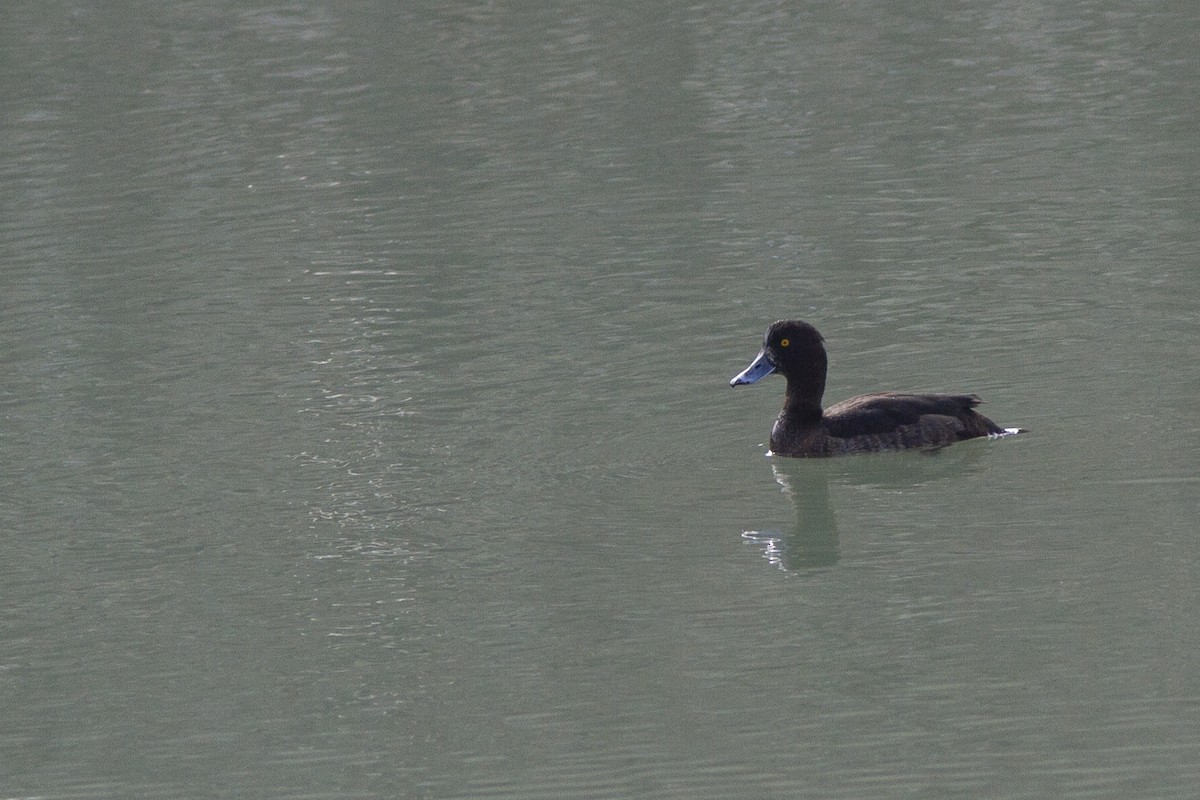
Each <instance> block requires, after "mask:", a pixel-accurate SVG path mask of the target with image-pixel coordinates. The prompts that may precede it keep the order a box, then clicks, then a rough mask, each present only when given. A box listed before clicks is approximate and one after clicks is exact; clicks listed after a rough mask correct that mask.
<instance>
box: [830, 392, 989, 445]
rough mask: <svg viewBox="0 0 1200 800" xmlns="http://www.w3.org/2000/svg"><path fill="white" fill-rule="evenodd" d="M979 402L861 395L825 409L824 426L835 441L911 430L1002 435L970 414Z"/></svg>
mask: <svg viewBox="0 0 1200 800" xmlns="http://www.w3.org/2000/svg"><path fill="white" fill-rule="evenodd" d="M981 402H983V401H982V400H980V399H979V398H978V397H977V396H975V395H973V394H903V393H900V392H878V393H876V394H864V395H859V396H858V397H852V398H850V399H849V400H843V401H842V402H840V403H837V404H835V405H832V406H830V407H829V408H827V409H825V426H826V429H827V430H828V431H829V434H830V435H831V436H836V437H838V438H850V437H853V436H878V435H882V434H889V433H895V432H897V431H901V430H903V429H908V428H911V427H914V426H920V427H922V428H924V429H926V430H929V429H930V428H942V429H944V431H945V434H946V435H947V436H949V437H951V438H967V437H971V436H984V435H987V434H988V433H999V432H1001V428H1000V427H999V426H997V425H996V424H995V423H993V422H992V421H991V420H989V419H988V418H987V417H984V416H982V415H980V414H978V413H976V412H975V411H973V409H974V408H975V406H977V405H979V404H980V403H981Z"/></svg>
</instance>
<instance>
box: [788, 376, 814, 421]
mask: <svg viewBox="0 0 1200 800" xmlns="http://www.w3.org/2000/svg"><path fill="white" fill-rule="evenodd" d="M824 384H825V380H824V377H822V379H821V380H820V382H818V383H814V382H813V381H812V380H802V379H799V378H789V379H788V386H787V395H786V396H785V398H784V401H783V413H782V414H781V415H780V416H782V417H785V418H787V419H788V420H790V421H793V422H797V423H800V424H807V425H815V424H817V423H818V422H820V421H821V395H823V394H824V393H825V392H824V390H825V385H824Z"/></svg>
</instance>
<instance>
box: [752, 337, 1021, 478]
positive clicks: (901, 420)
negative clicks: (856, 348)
mask: <svg viewBox="0 0 1200 800" xmlns="http://www.w3.org/2000/svg"><path fill="white" fill-rule="evenodd" d="M823 341H824V340H823V339H822V338H821V334H819V333H817V329H816V328H814V327H813V326H812V325H809V324H808V323H807V322H801V321H799V320H780V321H779V322H776V323H775V324H774V325H772V326H771V327H770V328H768V329H767V333H766V336H764V337H763V349H762V352H761V353H759V354H758V357H757V358H755V359H754V361H753V363H751V364H750V366H748V367H746V369H744V370H743V371H742V372H740V373H738V374H737V375H736V376H734V378H733V379H732V380H731V381H729V385H730V386H739V385H741V384H744V383H754V382H755V381H757V380H759V379H760V378H765V377H766V376H767V375H770V374H771V373H772V372H778V373H780V374H781V375H783V376H784V377H785V378H787V394H786V396H785V398H784V401H783V411H781V412H779V417H778V418H777V419H776V420H775V426H774V427H773V428H772V429H771V452H772V453H774V454H776V455H781V456H797V457H808V456H831V455H839V454H843V453H867V452H876V451H880V450H904V449H909V448H921V447H940V446H944V445H948V444H951V443H953V442H957V441H961V440H963V439H973V438H975V437H977V436H987V437H989V438H994V437H998V436H1007V435H1011V434H1015V433H1020V432H1021V431H1020V430H1019V429H1017V428H1001V427H1000V426H999V425H997V424H996V423H994V422H992V421H991V420H990V419H988V418H987V417H985V416H983V415H982V414H980V413H979V412H977V411H975V410H974V408H975V406H977V405H979V404H980V403H981V402H983V401H982V400H980V399H979V398H978V397H976V396H975V395H973V394H903V393H900V392H878V393H875V394H864V395H860V396H858V397H852V398H850V399H849V400H843V401H842V402H840V403H837V404H836V405H832V406H830V407H829V408H827V409H825V410H824V411H822V410H821V395H823V394H824V393H825V369H826V364H827V362H826V356H825V346H824V345H823V344H822V342H823Z"/></svg>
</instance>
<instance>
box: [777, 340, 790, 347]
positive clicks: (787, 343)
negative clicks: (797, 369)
mask: <svg viewBox="0 0 1200 800" xmlns="http://www.w3.org/2000/svg"><path fill="white" fill-rule="evenodd" d="M791 343H792V341H791V340H790V339H780V340H779V346H780V347H787V346H788V345H789V344H791Z"/></svg>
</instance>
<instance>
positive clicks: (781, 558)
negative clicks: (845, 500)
mask: <svg viewBox="0 0 1200 800" xmlns="http://www.w3.org/2000/svg"><path fill="white" fill-rule="evenodd" d="M981 444H982V443H981ZM985 452H986V447H985V446H978V445H975V446H973V445H963V446H960V447H954V448H945V449H942V450H930V451H920V452H906V453H887V454H872V455H864V456H851V457H848V458H834V459H803V458H778V457H772V458H770V459H769V463H770V466H771V472H772V473H773V474H774V476H775V482H776V483H778V484H779V485H780V486H781V487H782V488H783V492H784V494H786V495H788V496H789V497H790V498H791V499H792V504H793V505H794V506H795V509H796V527H795V528H794V529H793V530H791V531H784V530H750V531H743V532H742V538H743V539H745V540H746V541H747V542H752V543H754V544H756V545H758V546H759V547H760V548H762V551H763V557H764V558H766V559H767V561H768V562H770V563H771V564H773V565H774V566H776V567H779V568H780V569H783V570H787V571H799V570H811V569H819V568H823V567H832V566H833V565H835V564H836V563H837V561H838V557H839V553H838V527H837V515H836V513H835V512H834V506H833V504H831V503H830V499H829V486H830V484H831V483H832V484H833V485H834V487H835V489H836V487H839V486H850V487H864V488H872V487H876V488H884V489H908V488H916V487H919V486H922V485H924V484H927V483H931V482H933V481H940V480H947V479H951V478H955V477H958V478H961V477H962V476H963V475H964V474H966V473H971V472H975V471H977V470H978V469H980V460H981V459H982V458H983V456H984V454H985Z"/></svg>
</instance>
